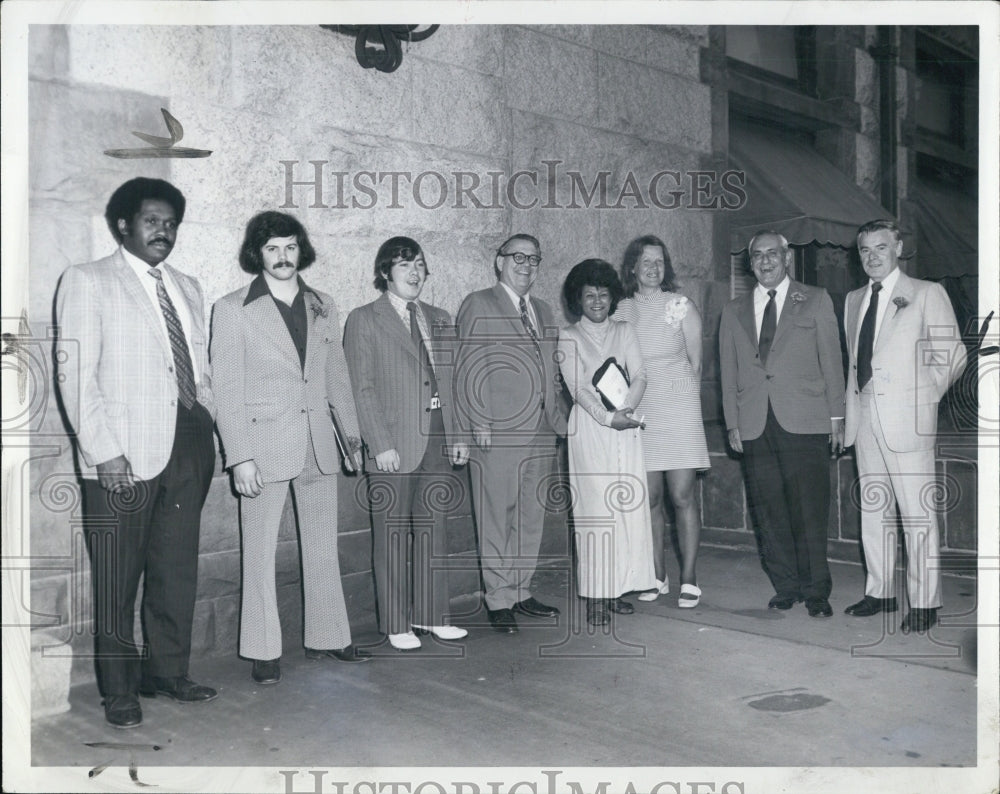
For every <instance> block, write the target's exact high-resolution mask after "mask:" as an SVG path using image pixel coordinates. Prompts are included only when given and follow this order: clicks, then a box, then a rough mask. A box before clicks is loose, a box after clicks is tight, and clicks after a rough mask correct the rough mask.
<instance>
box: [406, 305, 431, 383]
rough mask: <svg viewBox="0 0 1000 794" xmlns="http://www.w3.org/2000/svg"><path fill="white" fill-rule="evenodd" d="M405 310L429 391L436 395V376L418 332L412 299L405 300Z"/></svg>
mask: <svg viewBox="0 0 1000 794" xmlns="http://www.w3.org/2000/svg"><path fill="white" fill-rule="evenodd" d="M406 311H408V312H409V313H410V337H411V338H412V339H413V344H415V345H416V346H417V350H419V351H420V364H421V366H423V367H424V368H425V369H426V370H427V373H428V379H429V380H430V384H431V393H432V394H435V395H436V394H437V393H438V384H437V378H436V377H434V366H433V365H432V364H431V357H430V354H429V353H428V352H427V345H425V344H424V339H423V336H422V335H421V333H420V323H419V322H418V321H417V304H415V303H414V302H413V301H407V303H406Z"/></svg>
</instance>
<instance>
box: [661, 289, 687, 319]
mask: <svg viewBox="0 0 1000 794" xmlns="http://www.w3.org/2000/svg"><path fill="white" fill-rule="evenodd" d="M687 313H688V302H687V298H685V297H684V296H683V295H682V296H680V297H677V298H671V299H670V300H668V301H667V305H666V306H665V307H664V309H663V321H664V322H665V323H666V324H667V325H671V326H673V325H677V324H678V323H679V322H680V321H681V320H683V319H684V318H685V317H686V316H687Z"/></svg>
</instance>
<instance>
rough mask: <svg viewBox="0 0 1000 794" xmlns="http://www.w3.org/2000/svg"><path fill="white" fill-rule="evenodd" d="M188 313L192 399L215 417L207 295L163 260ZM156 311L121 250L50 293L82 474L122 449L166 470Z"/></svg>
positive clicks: (168, 400) (143, 471)
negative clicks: (189, 318)
mask: <svg viewBox="0 0 1000 794" xmlns="http://www.w3.org/2000/svg"><path fill="white" fill-rule="evenodd" d="M162 267H163V268H164V269H166V270H167V271H168V272H169V273H170V275H171V277H172V278H173V280H174V283H175V284H177V286H178V287H179V288H180V291H181V293H182V294H183V297H184V300H185V301H186V302H187V307H188V310H189V312H190V315H191V321H192V326H193V327H192V328H191V329H190V336H191V338H190V340H189V341H190V343H191V347H192V348H193V350H194V361H193V362H192V365H193V368H194V377H195V385H196V387H197V390H198V395H197V396H198V402H200V403H201V404H202V405H204V406H205V408H206V409H207V410H208V411H209V413H211V414H213V415H214V411H215V408H214V402H213V395H212V379H211V372H210V369H209V363H208V337H207V333H206V328H205V311H204V298H203V297H202V292H201V287H200V286H199V284H198V282H197V281H196V280H195V279H193V278H191V277H190V276H186V275H184V274H183V273H181V272H179V271H177V270H175V269H174V268H172V267H170V266H169V265H166V264H164V265H162ZM156 312H157V309H156V307H154V306H153V304H152V303H151V301H150V300H149V298H148V296H147V293H146V292H145V290H144V289H143V286H142V284H141V283H140V282H139V279H138V277H137V276H136V274H135V271H134V270H133V269H132V268H131V267H129V265H128V263H127V262H126V261H125V258H124V257H123V256H122V254H121V251H120V250H119V251H116V252H115V253H114V254H112V255H111V256H108V257H105V258H104V259H99V260H97V261H95V262H90V263H87V264H82V265H73V266H72V267H69V268H67V270H66V271H65V272H64V273H63V275H62V278H61V279H60V281H59V287H58V290H57V293H56V322H57V324H58V326H59V336H58V339H57V341H56V367H57V369H58V373H59V389H60V393H61V395H62V399H63V404H64V406H65V408H66V413H67V417H68V419H69V422H70V424H71V425H72V427H73V430H74V432H75V434H76V444H77V449H78V451H79V453H80V454H79V465H80V473H81V474H82V475H83V476H84V477H86V478H88V479H97V469H96V466H97V464H99V463H105V462H107V461H109V460H112V459H113V458H116V457H118V456H119V455H124V456H125V457H126V458H128V461H129V463H130V464H131V466H132V472H133V474H134V475H135V476H136V477H137V478H138V479H140V480H149V479H151V478H153V477H155V476H156V475H157V474H159V473H160V472H161V471H163V468H164V467H165V466H166V464H167V460H168V458H169V457H170V450H171V448H172V447H173V443H174V427H175V425H176V421H177V378H176V376H175V375H174V359H173V354H172V352H171V349H170V340H169V339H168V338H167V335H166V333H165V332H164V330H163V326H162V323H161V320H160V317H159V316H158V315H157V314H156Z"/></svg>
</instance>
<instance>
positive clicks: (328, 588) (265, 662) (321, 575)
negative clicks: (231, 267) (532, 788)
mask: <svg viewBox="0 0 1000 794" xmlns="http://www.w3.org/2000/svg"><path fill="white" fill-rule="evenodd" d="M315 259H316V253H315V251H314V250H313V247H312V244H311V243H310V242H309V236H308V235H307V234H306V230H305V229H304V228H303V226H302V224H301V223H299V221H298V220H296V219H295V218H294V217H292V216H291V215H287V214H285V213H282V212H262V213H260V214H259V215H256V216H254V217H253V218H252V219H251V220H250V223H248V224H247V229H246V236H245V237H244V240H243V245H242V247H241V248H240V257H239V261H240V267H242V268H243V270H245V271H246V272H247V273H250V274H252V275H254V276H255V278H254V279H253V281H251V282H250V283H249V284H247V285H246V286H244V287H242V288H240V289H238V290H236V291H235V292H231V293H229V294H228V295H226V296H225V297H223V298H220V299H219V301H218V302H217V303H216V304H215V309H214V314H213V317H212V345H211V351H212V365H213V367H214V372H215V377H216V381H215V387H216V400H217V403H218V418H217V423H218V427H219V436H220V438H221V439H222V445H223V452H224V454H225V459H226V466H227V467H228V468H229V469H230V471H231V473H232V477H233V486H234V487H235V489H236V492H237V493H238V494H239V501H240V521H241V525H242V532H243V606H242V612H241V614H240V655H241V656H243V657H245V658H247V659H251V660H253V669H252V672H251V677H252V678H253V680H254V681H256V682H257V683H259V684H275V683H277V682H278V681H279V680H280V679H281V667H280V658H281V649H282V641H281V623H280V621H279V618H278V601H277V593H276V590H275V567H274V565H275V551H276V547H277V542H278V529H279V525H280V523H281V513H282V509H283V508H284V505H285V499H286V497H287V496H288V491H289V489H291V490H292V491H293V492H294V494H295V507H296V517H297V519H298V525H299V544H300V547H301V559H302V590H303V594H304V601H305V610H304V611H305V615H304V622H305V627H304V628H305V630H304V639H305V646H306V656H307V657H309V658H310V659H321V658H323V657H324V656H326V657H331V658H334V659H337V660H339V661H342V662H359V661H365V660H367V659H368V658H370V657H369V656H366V655H363V653H362V652H360V651H359V650H358V649H357V648H355V646H354V645H352V644H351V628H350V625H349V623H348V619H347V609H346V607H345V604H344V592H343V588H342V585H341V582H340V561H339V558H338V554H337V476H336V475H337V472H338V471H340V462H341V456H340V454H339V453H338V448H337V439H336V434H335V431H334V426H333V422H332V418H331V411H332V412H333V415H334V416H336V418H337V419H338V420H339V422H340V424H341V427H342V428H343V431H344V434H345V435H346V436H347V437H348V438H349V439H350V441H351V442H352V443H353V445H354V447H355V450H357V449H358V448H360V433H359V432H358V420H357V414H356V412H355V408H354V398H353V396H352V395H351V384H350V380H349V378H348V373H347V362H346V361H345V360H344V350H343V348H342V347H341V342H340V325H339V323H338V320H337V307H336V305H334V302H333V298H331V297H330V296H329V295H327V294H326V293H324V292H320V291H319V290H316V289H313V288H312V287H310V286H308V285H307V284H306V283H305V282H304V281H303V280H302V277H301V276H300V275H299V272H300V271H302V270H304V269H306V268H307V267H309V266H310V265H311V264H312V263H313V261H314V260H315ZM353 454H354V457H355V463H356V464H357V465H358V466H360V463H361V460H360V454H359V453H358V452H357V451H355V452H354V453H353Z"/></svg>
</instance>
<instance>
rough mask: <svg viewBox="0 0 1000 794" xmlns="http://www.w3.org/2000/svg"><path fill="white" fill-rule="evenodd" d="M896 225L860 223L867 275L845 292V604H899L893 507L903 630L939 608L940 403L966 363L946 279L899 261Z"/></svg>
mask: <svg viewBox="0 0 1000 794" xmlns="http://www.w3.org/2000/svg"><path fill="white" fill-rule="evenodd" d="M902 252H903V241H902V240H901V239H900V235H899V227H898V226H897V225H896V224H895V223H894V222H893V221H888V220H875V221H870V222H868V223H866V224H864V225H863V226H862V227H861V228H860V229H858V253H859V254H860V256H861V265H862V267H864V269H865V273H866V274H867V275H868V278H869V282H868V284H866V285H865V286H863V287H861V288H860V289H856V290H854V291H853V292H851V293H850V294H848V296H847V302H846V306H845V312H844V329H845V331H846V332H847V346H848V349H849V351H850V355H851V363H850V368H849V369H848V385H847V438H846V442H847V444H848V445H851V444H853V445H854V452H855V457H856V459H857V464H858V476H859V477H860V479H861V544H862V546H863V548H864V552H865V568H866V575H867V578H866V581H865V596H864V598H862V599H861V600H860V601H858V602H857V603H855V604H851V605H850V606H849V607H847V609H846V610H845V611H846V612H847V614H848V615H853V616H855V617H871V616H872V615H877V614H878V613H879V612H895V611H896V610H897V608H898V607H897V604H896V595H895V591H894V588H893V575H894V574H895V570H896V546H897V540H896V510H895V508H896V506H897V505H898V507H899V513H900V517H901V518H902V525H903V532H904V534H905V537H906V590H907V595H908V596H909V602H910V609H909V612H908V613H907V615H906V617H905V618H903V623H902V626H901V629H902V631H903V633H904V634H909V633H910V632H911V631H915V632H918V633H921V632H925V631H927V630H928V629H930V628H931V627H933V626H934V624H935V623H937V611H938V609H939V608H940V607H941V566H940V565H939V564H937V563H936V562H935V559H936V558H937V557H938V556H939V555H940V545H939V537H938V523H937V513H936V511H935V509H934V499H933V498H931V496H929V495H930V494H933V492H934V483H935V480H936V476H937V475H936V472H935V466H934V446H935V442H936V440H937V414H938V403H939V402H940V401H941V398H942V397H943V396H944V394H945V392H946V391H948V387H949V386H951V384H952V383H954V382H955V380H956V379H957V378H958V376H959V375H961V374H962V370H963V369H964V368H965V362H966V351H965V346H964V345H963V344H962V338H961V336H960V335H959V333H958V324H957V322H956V321H955V312H954V310H953V309H952V308H951V301H949V300H948V295H947V293H946V292H945V291H944V287H942V286H941V285H940V284H935V283H934V282H932V281H923V280H921V279H916V278H910V277H909V276H907V275H906V274H905V273H904V272H903V271H901V270H900V269H899V257H900V254H902Z"/></svg>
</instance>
